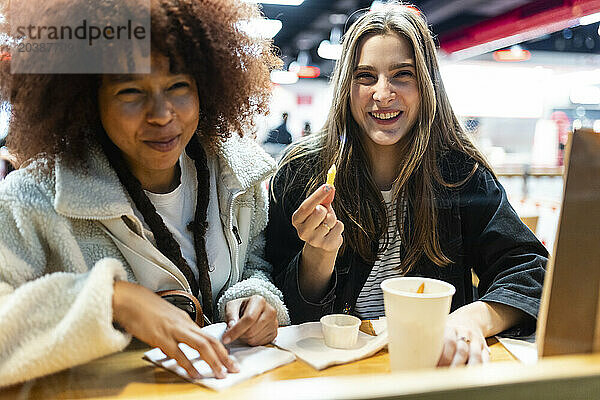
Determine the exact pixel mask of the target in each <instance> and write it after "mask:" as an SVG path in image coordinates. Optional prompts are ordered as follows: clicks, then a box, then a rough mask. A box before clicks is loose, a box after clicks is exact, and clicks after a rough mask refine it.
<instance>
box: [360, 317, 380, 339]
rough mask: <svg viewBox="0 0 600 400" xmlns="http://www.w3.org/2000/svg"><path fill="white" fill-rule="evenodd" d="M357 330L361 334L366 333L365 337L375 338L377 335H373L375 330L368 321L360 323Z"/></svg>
mask: <svg viewBox="0 0 600 400" xmlns="http://www.w3.org/2000/svg"><path fill="white" fill-rule="evenodd" d="M359 330H360V331H361V332H364V333H366V334H367V335H371V336H377V334H376V333H375V328H373V324H372V323H371V321H369V320H365V321H362V322H361V323H360V327H359Z"/></svg>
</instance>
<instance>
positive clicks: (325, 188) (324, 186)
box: [323, 184, 331, 193]
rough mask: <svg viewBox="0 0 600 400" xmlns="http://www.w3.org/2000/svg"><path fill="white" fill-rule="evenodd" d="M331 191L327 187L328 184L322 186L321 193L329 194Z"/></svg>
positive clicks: (329, 187)
mask: <svg viewBox="0 0 600 400" xmlns="http://www.w3.org/2000/svg"><path fill="white" fill-rule="evenodd" d="M330 190H331V186H329V185H328V184H325V185H323V191H324V192H325V193H327V192H329V191H330Z"/></svg>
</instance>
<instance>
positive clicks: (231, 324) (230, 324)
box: [227, 320, 235, 328]
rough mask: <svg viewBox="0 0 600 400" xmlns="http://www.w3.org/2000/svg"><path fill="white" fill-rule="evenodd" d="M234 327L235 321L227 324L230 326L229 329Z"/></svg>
mask: <svg viewBox="0 0 600 400" xmlns="http://www.w3.org/2000/svg"><path fill="white" fill-rule="evenodd" d="M233 325H235V321H234V320H231V321H229V322H228V323H227V326H228V327H229V328H231V327H232V326H233Z"/></svg>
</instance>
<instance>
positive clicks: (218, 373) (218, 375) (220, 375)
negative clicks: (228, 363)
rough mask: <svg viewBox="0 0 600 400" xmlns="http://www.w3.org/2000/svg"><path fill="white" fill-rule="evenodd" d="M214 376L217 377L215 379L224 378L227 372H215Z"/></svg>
mask: <svg viewBox="0 0 600 400" xmlns="http://www.w3.org/2000/svg"><path fill="white" fill-rule="evenodd" d="M216 377H217V379H225V378H226V377H227V372H223V371H220V372H217V374H216Z"/></svg>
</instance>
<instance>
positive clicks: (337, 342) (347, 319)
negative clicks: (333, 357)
mask: <svg viewBox="0 0 600 400" xmlns="http://www.w3.org/2000/svg"><path fill="white" fill-rule="evenodd" d="M359 327H360V319H358V318H356V317H354V316H352V315H347V314H330V315H326V316H324V317H322V318H321V329H322V331H323V338H324V339H325V344H326V345H327V346H329V347H333V348H336V349H350V348H352V347H354V345H355V344H356V340H357V338H358V328H359Z"/></svg>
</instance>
